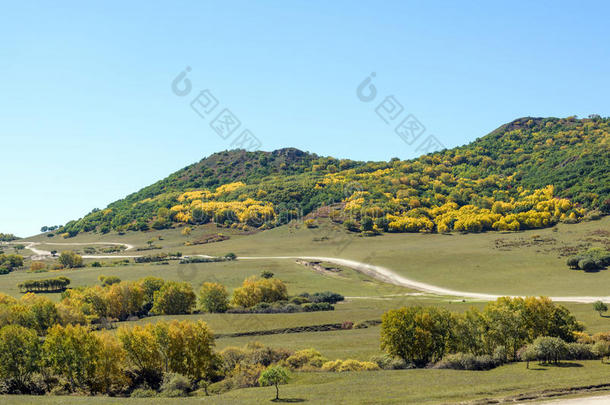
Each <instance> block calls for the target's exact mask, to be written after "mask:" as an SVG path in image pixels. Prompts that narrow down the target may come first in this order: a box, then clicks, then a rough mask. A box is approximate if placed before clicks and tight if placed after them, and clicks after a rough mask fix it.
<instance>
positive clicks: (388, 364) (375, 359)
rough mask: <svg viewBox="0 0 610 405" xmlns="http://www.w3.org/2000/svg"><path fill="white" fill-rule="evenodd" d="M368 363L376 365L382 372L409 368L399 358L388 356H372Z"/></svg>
mask: <svg viewBox="0 0 610 405" xmlns="http://www.w3.org/2000/svg"><path fill="white" fill-rule="evenodd" d="M369 361H370V362H371V363H375V364H377V366H379V368H381V369H383V370H404V369H407V368H410V365H409V364H407V362H405V361H404V360H403V359H401V358H400V357H392V356H390V355H388V354H382V355H377V356H372V357H371V358H370V360H369Z"/></svg>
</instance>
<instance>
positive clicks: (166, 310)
mask: <svg viewBox="0 0 610 405" xmlns="http://www.w3.org/2000/svg"><path fill="white" fill-rule="evenodd" d="M196 300H197V297H196V296H195V293H194V292H193V287H192V286H191V285H190V284H189V283H179V282H176V281H168V282H166V283H165V284H163V287H161V289H160V290H159V291H156V292H155V293H154V298H153V307H152V310H151V312H152V313H154V314H162V315H179V314H189V313H191V311H192V310H193V308H194V307H195V302H196Z"/></svg>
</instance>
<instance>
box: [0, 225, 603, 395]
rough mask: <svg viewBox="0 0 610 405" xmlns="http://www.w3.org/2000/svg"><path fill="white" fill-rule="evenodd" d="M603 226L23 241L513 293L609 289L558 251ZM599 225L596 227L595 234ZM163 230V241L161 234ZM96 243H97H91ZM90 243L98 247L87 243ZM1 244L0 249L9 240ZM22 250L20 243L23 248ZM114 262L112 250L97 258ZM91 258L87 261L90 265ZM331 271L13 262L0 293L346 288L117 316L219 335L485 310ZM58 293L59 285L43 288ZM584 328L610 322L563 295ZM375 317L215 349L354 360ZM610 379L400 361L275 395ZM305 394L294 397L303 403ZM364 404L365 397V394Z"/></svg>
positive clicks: (308, 379)
mask: <svg viewBox="0 0 610 405" xmlns="http://www.w3.org/2000/svg"><path fill="white" fill-rule="evenodd" d="M608 229H610V218H608V217H606V218H604V219H602V220H601V221H594V222H585V223H581V224H576V225H564V224H560V225H558V226H557V227H556V230H553V229H543V230H536V231H525V232H516V233H495V232H494V233H484V234H468V235H458V234H453V235H438V234H385V235H382V236H377V237H372V238H362V237H359V236H355V235H351V234H347V233H346V232H345V231H343V230H342V229H341V228H339V227H337V226H335V225H332V224H330V223H321V224H320V227H319V228H316V229H306V228H304V227H295V226H286V227H281V228H277V229H273V230H270V231H265V232H258V233H253V234H245V233H244V232H239V231H234V230H227V229H220V228H216V227H215V226H211V225H205V226H199V227H195V228H194V230H193V233H192V235H190V236H183V235H181V230H180V229H172V230H165V231H161V232H158V231H156V232H148V233H127V234H126V235H116V234H108V235H95V234H85V235H79V236H78V237H76V238H73V239H69V240H63V239H62V238H59V237H54V238H47V237H46V236H37V237H34V238H31V239H28V240H30V241H36V242H40V243H41V244H40V245H38V246H37V248H39V249H44V250H58V251H61V250H64V249H65V248H72V249H74V250H78V251H81V252H82V251H83V250H84V248H85V246H81V245H72V246H68V245H67V246H65V247H64V246H57V245H51V244H45V242H47V243H48V242H50V241H52V242H67V243H73V244H74V243H93V242H122V243H127V244H131V245H135V246H136V247H140V248H142V247H145V246H147V241H148V240H150V239H155V242H154V245H156V246H160V247H162V249H160V250H151V251H144V252H137V251H136V250H135V249H134V250H131V251H128V252H123V253H118V254H116V255H115V256H117V255H121V254H125V255H131V254H156V253H160V252H176V251H180V252H182V253H183V254H184V255H192V254H209V255H224V254H226V253H228V252H234V253H236V254H237V255H238V256H328V257H340V258H346V259H352V260H357V261H362V262H366V263H371V264H378V265H383V266H386V267H388V268H390V269H392V270H394V271H396V272H398V273H400V274H401V275H404V276H406V277H408V278H411V279H415V280H417V281H423V282H427V283H430V284H435V285H438V286H442V287H447V288H452V289H456V290H462V291H470V292H482V293H493V294H515V295H555V296H557V295H610V294H609V291H608V289H607V286H608V285H609V282H610V272H608V271H600V272H597V273H584V272H581V271H574V270H570V269H569V268H568V267H567V266H566V265H565V260H566V256H565V255H566V254H573V253H574V252H577V251H579V250H583V249H586V248H588V247H591V246H608V244H609V243H610V237H608V236H606V234H604V232H603V231H605V230H608ZM600 230H601V231H602V232H600ZM219 232H220V233H223V234H225V235H228V236H230V239H229V240H226V241H223V242H218V243H211V244H204V245H195V246H185V242H186V241H193V240H197V239H200V238H202V237H203V236H205V235H210V234H214V233H219ZM159 236H161V240H159ZM92 246H94V245H92ZM94 247H96V248H97V249H98V250H99V248H100V247H101V246H99V245H97V246H94ZM5 249H6V248H5ZM25 253H27V251H26V252H25ZM95 260H96V261H102V262H106V263H110V262H112V261H113V260H118V259H95ZM91 261H93V260H86V262H91ZM340 269H341V271H340V272H338V273H328V274H320V273H319V272H316V271H314V270H312V269H311V268H308V267H306V266H303V265H302V264H298V263H296V262H295V260H293V259H269V260H257V261H245V260H244V261H240V260H237V261H231V262H220V263H200V264H189V265H179V264H178V263H177V262H175V261H172V262H171V263H170V264H169V265H156V264H133V263H131V264H130V265H128V266H113V267H102V268H92V267H86V268H82V269H76V270H60V271H49V272H44V273H29V272H27V271H25V270H19V271H14V272H12V273H10V274H8V275H4V276H0V291H2V292H5V293H8V294H11V295H13V296H19V295H20V293H19V291H18V289H17V284H18V283H19V282H21V281H24V280H29V279H41V278H49V277H57V276H59V275H64V276H66V277H68V278H70V279H71V280H72V284H71V285H72V286H76V287H78V286H86V285H92V284H96V283H98V277H99V276H100V275H106V276H109V275H116V276H118V277H119V278H121V279H122V280H136V279H139V278H142V277H145V276H149V275H152V276H157V277H161V278H164V279H168V280H178V281H188V282H190V283H192V284H193V286H194V288H195V290H196V291H197V290H198V288H199V286H200V285H201V283H203V282H205V281H214V282H219V283H222V284H225V285H226V286H227V287H228V289H229V290H232V289H234V288H236V287H238V286H239V285H240V284H241V283H242V281H243V280H244V279H245V278H246V277H249V276H252V275H259V274H260V273H261V271H263V270H268V271H271V272H273V273H274V274H275V277H277V278H280V279H282V280H283V281H285V282H286V284H287V287H288V292H289V294H290V295H296V294H298V293H301V292H317V291H326V290H330V291H335V292H338V293H341V294H343V295H344V296H346V297H347V298H346V300H345V301H344V302H341V303H338V304H337V305H336V306H335V307H336V308H335V310H334V311H328V312H313V313H295V314H192V315H183V316H171V317H169V316H157V317H149V318H143V319H140V320H138V321H133V322H125V323H123V324H124V325H133V324H144V323H147V322H157V321H160V320H168V319H191V320H196V319H202V320H204V321H206V322H207V323H208V324H209V325H210V327H211V328H212V330H213V331H214V332H215V333H216V334H220V335H225V334H231V333H238V332H252V331H266V330H271V329H278V328H293V327H301V326H311V325H321V324H327V323H341V322H344V321H351V322H359V321H365V320H374V319H380V318H381V315H382V314H383V313H384V312H385V311H387V310H388V309H392V308H398V307H401V306H408V305H435V306H442V307H445V308H447V309H450V310H453V311H464V310H466V309H467V308H469V307H471V306H476V307H479V308H481V307H482V306H484V305H485V303H484V302H482V301H477V300H469V299H467V300H462V299H460V298H456V297H443V296H437V295H431V294H421V293H418V292H416V291H413V290H410V289H407V288H403V287H398V286H393V285H387V284H384V283H381V282H379V281H376V280H374V279H372V278H370V277H369V276H366V275H363V274H361V273H358V272H356V271H354V270H351V269H349V268H346V267H341V268H340ZM48 296H49V297H50V298H52V299H54V300H57V299H59V294H48ZM564 305H565V306H567V307H568V308H569V309H570V311H572V312H573V313H574V314H575V316H576V317H577V319H579V320H580V321H582V322H584V323H585V324H586V326H587V331H588V332H590V333H596V332H600V331H607V330H610V318H604V317H600V316H599V315H598V314H597V313H596V312H594V311H593V308H592V305H591V304H577V303H565V304H564ZM379 330H380V328H379V326H373V327H369V328H366V329H353V330H336V331H331V332H301V333H284V334H272V335H262V336H260V335H259V336H242V337H230V336H221V337H219V338H218V339H217V340H216V346H217V348H218V349H222V348H225V347H228V346H243V345H245V344H247V343H248V342H253V341H259V342H261V343H263V344H265V345H269V346H272V347H277V348H280V347H281V348H287V349H292V350H299V349H305V348H316V349H317V350H319V351H320V352H321V353H322V354H323V355H324V356H326V357H327V358H329V359H337V358H341V359H345V358H354V359H359V360H368V359H369V358H370V357H371V356H372V355H377V354H380V353H381V351H380V347H379ZM608 377H610V365H605V364H604V365H602V364H601V363H599V362H580V365H574V366H573V367H548V368H543V369H535V370H525V367H524V365H523V364H511V365H507V366H503V367H500V368H498V369H494V370H491V371H485V372H473V371H451V370H404V371H380V372H368V373H343V374H334V373H299V374H297V375H296V376H295V378H294V380H293V381H292V382H291V384H289V385H288V386H285V387H282V390H281V392H282V394H283V396H284V397H286V398H291V399H292V400H293V402H307V403H325V404H326V403H346V404H347V403H349V404H352V403H388V404H391V403H396V404H398V403H401V404H402V403H431V404H433V403H447V402H459V401H469V400H473V399H480V398H486V397H507V396H511V395H515V394H517V393H523V392H536V391H540V390H541V389H542V388H541V387H544V389H551V388H567V387H573V386H579V385H589V384H597V383H605V382H607V381H608ZM272 390H273V389H270V388H251V389H243V390H236V391H232V392H229V393H227V394H224V395H221V396H216V397H213V398H196V399H195V398H189V399H179V400H173V399H153V400H151V399H142V400H137V399H109V398H99V397H95V398H78V397H45V398H35V397H3V398H2V399H1V400H0V402H2V403H7V404H17V403H19V404H28V403H33V404H34V403H35V404H40V403H45V404H46V403H49V404H77V403H83V402H85V401H86V402H87V403H96V402H99V403H104V404H106V403H110V404H112V403H121V404H123V403H134V404H135V403H152V404H154V403H161V402H163V403H169V404H171V403H174V402H176V403H177V402H178V401H180V403H184V404H189V403H214V404H216V403H218V404H223V403H240V404H250V403H252V404H255V403H256V404H258V403H264V402H266V401H267V400H268V399H270V398H271V397H272ZM301 400H302V401H301ZM367 401H368V402H367Z"/></svg>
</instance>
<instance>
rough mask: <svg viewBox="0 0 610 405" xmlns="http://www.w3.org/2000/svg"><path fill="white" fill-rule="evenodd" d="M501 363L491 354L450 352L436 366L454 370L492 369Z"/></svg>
mask: <svg viewBox="0 0 610 405" xmlns="http://www.w3.org/2000/svg"><path fill="white" fill-rule="evenodd" d="M498 365H499V363H498V362H496V361H495V360H494V359H493V358H492V357H491V356H489V355H482V356H475V355H473V354H470V353H453V354H448V355H446V356H445V357H443V358H442V360H440V361H438V362H437V363H436V364H435V365H434V368H439V369H452V370H491V369H492V368H495V367H497V366H498Z"/></svg>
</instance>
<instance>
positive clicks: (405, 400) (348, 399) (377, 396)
mask: <svg viewBox="0 0 610 405" xmlns="http://www.w3.org/2000/svg"><path fill="white" fill-rule="evenodd" d="M609 377H610V365H608V364H601V363H600V362H599V361H583V362H578V363H567V364H564V366H563V367H541V366H536V365H534V366H532V367H531V369H529V370H526V369H525V365H524V364H523V363H515V364H510V365H507V366H503V367H500V368H497V369H494V370H490V371H485V372H480V371H474V372H473V371H471V372H467V371H456V370H431V369H419V370H397V371H373V372H350V373H297V374H295V375H294V379H293V381H292V382H291V384H289V385H286V386H282V387H281V389H280V394H281V397H282V398H284V401H283V402H297V403H299V402H302V403H308V404H442V403H454V402H464V401H473V400H480V399H483V398H509V397H513V396H516V395H518V394H521V393H528V394H529V396H530V397H536V396H539V395H541V394H542V391H549V390H561V389H563V388H565V387H580V386H585V385H595V384H606V383H607V382H608V378H609ZM274 394H275V390H274V388H273V387H267V388H248V389H240V390H235V391H231V392H228V393H226V394H223V395H220V396H212V397H197V398H179V399H172V398H162V399H154V398H145V399H135V398H120V399H119V398H114V399H113V398H106V397H86V398H85V397H49V396H46V397H31V396H30V397H23V396H11V397H0V399H1V401H2V403H3V404H7V405H16V404H20V405H21V404H53V405H54V404H57V405H64V404H65V405H72V404H84V403H87V404H90V403H91V404H97V403H99V404H161V403H163V404H174V403H175V404H178V403H180V404H208V403H209V404H246V405H247V404H261V403H269V402H271V401H270V399H271V398H273V397H274Z"/></svg>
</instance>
